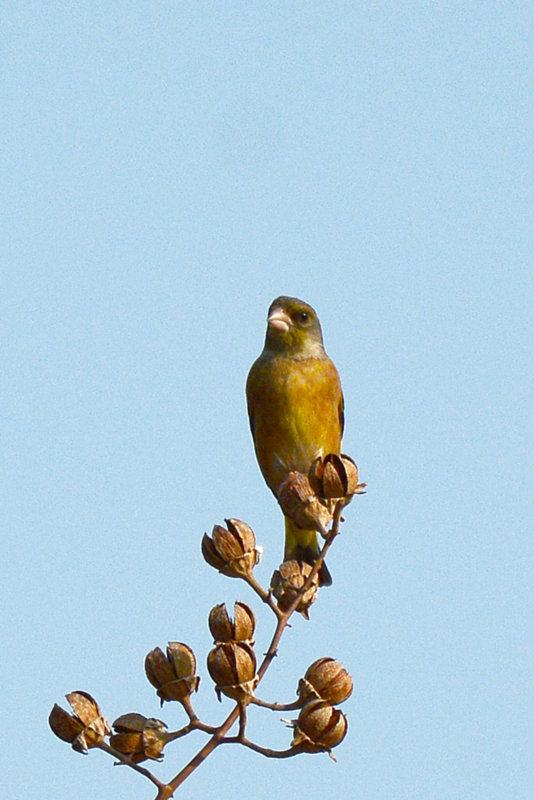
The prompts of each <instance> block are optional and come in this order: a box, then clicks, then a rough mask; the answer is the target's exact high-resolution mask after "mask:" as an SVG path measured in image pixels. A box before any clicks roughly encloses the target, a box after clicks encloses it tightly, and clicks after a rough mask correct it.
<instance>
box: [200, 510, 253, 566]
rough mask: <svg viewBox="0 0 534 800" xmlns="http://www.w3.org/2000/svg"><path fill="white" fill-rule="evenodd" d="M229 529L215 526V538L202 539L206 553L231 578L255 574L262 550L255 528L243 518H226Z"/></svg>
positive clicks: (205, 558)
mask: <svg viewBox="0 0 534 800" xmlns="http://www.w3.org/2000/svg"><path fill="white" fill-rule="evenodd" d="M225 522H226V524H227V526H228V527H227V528H223V527H222V525H215V526H214V528H213V531H212V534H211V538H210V537H209V536H208V534H207V533H205V534H204V536H203V538H202V555H203V556H204V560H205V561H206V562H207V563H208V564H209V565H210V566H211V567H215V569H218V570H219V572H222V573H223V575H228V577H230V578H243V577H247V576H249V575H252V571H253V569H254V567H255V566H256V564H257V563H258V562H259V560H260V556H261V549H260V548H258V547H256V537H255V536H254V531H253V530H252V528H251V527H250V526H249V525H247V523H246V522H242V521H241V520H239V519H226V520H225Z"/></svg>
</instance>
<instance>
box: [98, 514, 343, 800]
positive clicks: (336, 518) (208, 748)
mask: <svg viewBox="0 0 534 800" xmlns="http://www.w3.org/2000/svg"><path fill="white" fill-rule="evenodd" d="M344 505H345V503H344V502H343V501H342V500H340V501H338V503H337V504H336V507H335V510H334V515H333V520H332V527H331V529H330V531H329V532H328V533H327V535H326V540H325V543H324V545H323V547H322V548H321V552H320V555H319V558H318V559H317V561H316V562H315V564H314V566H313V568H312V571H311V572H310V575H309V576H308V578H307V580H306V582H305V583H304V585H303V586H302V587H301V589H300V590H299V591H298V592H297V594H296V597H295V599H294V601H293V602H292V603H291V605H290V606H289V608H287V609H286V610H285V611H282V610H281V609H280V608H279V607H278V605H277V604H276V603H275V601H274V599H273V597H272V595H271V593H270V592H268V591H266V590H265V589H263V587H262V586H261V585H260V584H259V583H258V582H257V580H256V579H255V578H254V576H253V575H249V576H247V577H245V578H244V580H246V582H247V583H248V584H249V586H250V587H251V588H252V589H253V590H254V592H256V594H257V595H258V597H260V598H261V599H262V600H263V602H264V603H266V604H267V605H268V606H269V608H270V609H271V610H272V611H273V612H274V614H275V615H276V618H277V623H276V628H275V631H274V634H273V637H272V639H271V643H270V645H269V649H268V650H267V652H266V653H265V656H264V658H263V661H262V663H261V665H260V668H259V669H258V672H257V683H259V682H260V681H261V679H262V678H263V676H264V675H265V673H266V672H267V670H268V668H269V666H270V664H271V662H272V661H273V659H274V658H275V656H276V655H277V653H278V645H279V643H280V639H281V638H282V634H283V632H284V630H285V629H286V627H287V626H288V624H289V620H290V618H291V616H292V615H293V614H294V612H295V611H296V609H297V608H298V606H299V603H300V601H301V599H302V597H303V595H304V594H305V592H306V591H307V590H308V589H309V587H310V586H311V584H312V582H313V581H314V579H315V577H316V575H317V573H318V572H319V569H320V568H321V565H322V563H323V560H324V558H325V556H326V554H327V552H328V550H329V549H330V547H331V546H332V543H333V541H334V539H335V537H336V536H337V535H338V533H339V525H340V522H341V513H342V511H343V507H344ZM325 533H326V532H325ZM250 702H251V703H254V704H255V705H258V706H263V707H264V708H270V709H273V710H276V711H282V710H284V711H286V710H291V709H296V708H299V701H295V702H294V703H287V704H278V703H267V702H265V701H262V700H259V699H257V698H253V699H251V700H250ZM183 706H184V709H185V711H186V713H187V715H188V716H189V724H188V725H186V726H185V727H184V728H182V729H181V730H179V731H176V732H175V733H174V734H170V736H171V738H173V739H178V738H180V737H181V736H184V735H185V734H186V733H189V732H190V731H191V730H202V731H205V732H206V733H210V734H212V735H211V738H210V739H209V740H208V741H207V742H206V743H205V744H204V746H203V747H202V748H201V749H200V750H199V751H198V753H196V755H195V756H194V757H193V758H192V759H191V761H190V762H189V763H188V764H186V765H185V767H183V768H182V769H181V770H180V772H178V774H177V775H175V776H174V778H173V779H172V780H171V781H169V783H168V784H164V783H161V781H159V780H158V779H157V778H155V776H154V775H152V773H151V772H149V770H147V769H145V768H143V767H139V766H138V765H137V764H134V763H133V762H131V760H130V759H129V758H127V757H125V756H124V755H122V754H121V753H116V752H115V751H114V750H113V749H112V748H111V747H109V746H108V745H104V744H103V745H101V749H103V750H106V751H107V752H110V753H112V754H113V755H115V756H116V757H117V758H118V759H119V760H120V761H121V762H122V763H124V764H127V765H128V766H131V767H132V768H133V769H135V770H136V771H137V772H140V773H141V774H143V775H145V777H147V778H149V780H151V781H152V782H153V783H154V784H155V785H156V786H157V787H158V794H157V797H156V798H155V800H169V798H171V797H172V796H173V794H174V792H175V791H176V789H177V788H178V787H179V786H181V785H182V783H183V782H184V781H185V780H186V779H187V778H188V777H189V775H191V773H192V772H194V771H195V770H196V769H197V767H198V766H200V764H202V762H203V761H205V759H206V758H207V757H208V756H209V755H210V754H211V753H212V752H213V750H215V748H216V747H218V745H220V744H241V745H243V746H244V747H248V748H249V749H251V750H254V751H255V752H257V753H261V755H264V756H267V757H268V758H289V757H291V756H294V755H297V754H298V753H301V752H303V750H302V748H301V747H300V746H299V745H296V746H292V747H289V748H288V749H287V750H271V749H269V748H266V747H261V746H260V745H257V744H255V743H254V742H251V741H250V740H249V739H247V738H246V736H245V727H246V708H245V706H243V705H242V704H239V703H236V705H235V707H234V708H233V710H232V711H231V712H230V714H229V715H228V716H227V718H226V719H225V720H224V722H223V723H222V724H221V725H219V726H218V727H212V726H210V725H205V724H204V723H202V722H200V720H199V719H198V717H197V716H196V714H195V712H194V710H193V708H192V706H191V704H190V703H189V702H188V701H186V702H184V703H183ZM238 719H239V733H238V735H237V736H227V735H226V734H227V733H228V731H229V730H230V729H231V728H232V726H233V725H234V723H235V722H236V721H237V720H238Z"/></svg>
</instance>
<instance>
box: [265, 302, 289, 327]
mask: <svg viewBox="0 0 534 800" xmlns="http://www.w3.org/2000/svg"><path fill="white" fill-rule="evenodd" d="M267 324H268V325H270V327H271V328H274V329H275V330H277V331H281V332H282V333H285V332H286V331H288V330H289V329H290V327H291V324H292V323H291V317H290V316H289V314H286V312H285V311H282V309H281V308H276V309H275V310H274V311H273V312H272V314H270V315H269V316H268V317H267Z"/></svg>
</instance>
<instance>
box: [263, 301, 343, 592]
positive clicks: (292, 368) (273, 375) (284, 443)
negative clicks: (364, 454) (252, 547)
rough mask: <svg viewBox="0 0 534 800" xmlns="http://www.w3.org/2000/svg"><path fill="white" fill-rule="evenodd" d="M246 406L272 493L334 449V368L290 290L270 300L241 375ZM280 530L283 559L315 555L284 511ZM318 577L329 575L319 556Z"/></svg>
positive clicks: (339, 413)
mask: <svg viewBox="0 0 534 800" xmlns="http://www.w3.org/2000/svg"><path fill="white" fill-rule="evenodd" d="M247 406H248V415H249V420H250V429H251V431H252V438H253V440H254V449H255V451H256V457H257V459H258V464H259V466H260V469H261V472H262V474H263V477H264V478H265V482H266V483H267V485H268V486H269V488H270V489H271V491H272V492H273V493H274V495H275V497H278V491H279V488H280V485H281V483H282V482H283V481H284V480H285V479H286V478H287V476H288V474H289V472H291V471H297V472H303V473H305V474H307V473H308V470H309V468H310V466H311V465H312V463H313V462H314V461H315V459H316V458H319V457H322V456H325V455H327V454H328V453H340V451H341V436H342V434H343V393H342V391H341V383H340V380H339V375H338V372H337V370H336V368H335V366H334V364H333V363H332V361H331V360H330V359H329V357H328V356H327V355H326V352H325V349H324V346H323V336H322V331H321V325H320V323H319V318H318V316H317V314H316V313H315V311H314V309H313V308H312V307H311V306H309V305H308V304H307V303H304V302H303V301H302V300H298V299H297V298H296V297H278V298H277V299H276V300H274V301H273V302H272V303H271V306H270V308H269V313H268V317H267V334H266V336H265V346H264V348H263V352H262V353H261V355H260V356H259V358H258V359H257V360H256V361H255V362H254V364H253V365H252V367H251V370H250V372H249V375H248V379H247ZM285 534H286V539H285V553H284V558H285V560H286V561H287V560H289V559H297V560H300V561H306V562H308V563H310V564H313V563H314V562H315V561H316V559H317V557H318V555H319V545H318V541H317V533H316V531H315V530H304V529H302V528H299V527H298V526H297V525H296V524H295V523H294V522H293V521H292V520H291V519H289V517H285ZM319 580H320V583H321V585H322V586H328V585H330V584H331V583H332V578H331V576H330V573H329V572H328V570H327V568H326V565H324V564H323V565H322V567H321V570H320V572H319Z"/></svg>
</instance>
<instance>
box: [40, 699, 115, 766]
mask: <svg viewBox="0 0 534 800" xmlns="http://www.w3.org/2000/svg"><path fill="white" fill-rule="evenodd" d="M65 697H66V698H67V700H68V701H69V704H70V706H71V708H72V710H73V711H74V714H69V713H68V711H65V710H64V709H63V708H61V706H58V705H57V704H56V705H55V706H54V707H53V709H52V711H51V712H50V716H49V717H48V724H49V725H50V727H51V729H52V731H53V732H54V733H55V734H56V736H58V737H59V738H60V739H63V741H65V742H70V744H71V745H72V748H73V750H77V751H78V752H80V753H87V751H88V750H89V749H90V748H91V747H97V746H98V745H99V744H100V743H101V742H102V741H103V740H104V738H105V737H106V736H108V735H109V734H110V733H111V728H110V727H109V723H108V721H107V720H106V719H105V717H103V716H102V713H101V711H100V708H99V706H98V703H97V702H96V700H95V699H94V698H93V697H91V695H90V694H87V692H82V691H78V692H70V694H67V695H65Z"/></svg>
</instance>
